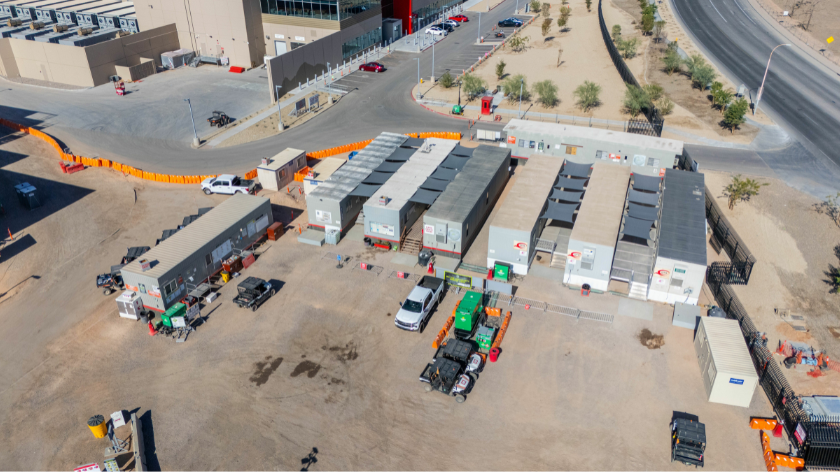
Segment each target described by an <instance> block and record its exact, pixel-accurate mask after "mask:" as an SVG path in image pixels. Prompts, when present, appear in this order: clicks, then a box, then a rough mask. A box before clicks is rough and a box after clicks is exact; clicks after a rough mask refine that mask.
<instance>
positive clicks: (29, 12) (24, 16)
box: [15, 6, 37, 21]
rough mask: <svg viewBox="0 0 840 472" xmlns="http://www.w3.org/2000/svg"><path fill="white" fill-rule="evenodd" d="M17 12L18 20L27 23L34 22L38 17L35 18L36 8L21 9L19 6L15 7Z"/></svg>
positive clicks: (24, 7)
mask: <svg viewBox="0 0 840 472" xmlns="http://www.w3.org/2000/svg"><path fill="white" fill-rule="evenodd" d="M15 11H16V12H17V18H20V19H21V20H24V21H26V20H34V19H35V18H37V17H36V16H35V9H34V8H31V7H26V6H23V7H19V6H16V7H15Z"/></svg>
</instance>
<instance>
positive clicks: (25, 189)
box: [15, 182, 41, 210]
mask: <svg viewBox="0 0 840 472" xmlns="http://www.w3.org/2000/svg"><path fill="white" fill-rule="evenodd" d="M15 193H16V194H17V197H18V201H19V202H20V206H22V207H24V208H26V209H27V210H32V209H33V208H38V207H39V206H41V202H39V201H38V196H37V195H36V194H35V187H34V186H32V185H30V184H29V183H28V182H24V183H22V184H18V185H15Z"/></svg>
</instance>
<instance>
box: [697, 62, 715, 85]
mask: <svg viewBox="0 0 840 472" xmlns="http://www.w3.org/2000/svg"><path fill="white" fill-rule="evenodd" d="M715 77H717V73H716V72H715V69H714V68H713V67H712V66H710V65H709V64H703V65H700V66H695V67H694V70H693V71H692V72H691V83H692V85H693V86H695V87H697V88H699V89H700V90H706V87H707V86H708V85H709V83H711V82H713V81H714V80H715Z"/></svg>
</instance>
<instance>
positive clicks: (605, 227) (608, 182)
mask: <svg viewBox="0 0 840 472" xmlns="http://www.w3.org/2000/svg"><path fill="white" fill-rule="evenodd" d="M629 183H630V167H629V166H620V165H617V164H613V163H609V162H603V163H602V162H597V163H595V164H594V165H593V168H592V175H591V176H590V179H589V185H588V186H587V188H586V194H585V195H584V197H583V203H581V205H580V211H578V215H577V219H576V220H575V223H574V228H573V229H572V234H571V235H570V236H569V250H568V253H567V258H566V269H565V273H564V274H563V281H564V282H565V283H567V284H569V285H575V286H583V284H589V286H590V287H591V288H592V289H595V290H603V291H606V290H607V288H608V286H609V282H610V270H611V268H612V262H613V255H614V253H615V245H616V241H617V240H618V230H619V228H620V227H621V216H622V214H623V213H624V202H625V198H626V197H627V186H628V184H629Z"/></svg>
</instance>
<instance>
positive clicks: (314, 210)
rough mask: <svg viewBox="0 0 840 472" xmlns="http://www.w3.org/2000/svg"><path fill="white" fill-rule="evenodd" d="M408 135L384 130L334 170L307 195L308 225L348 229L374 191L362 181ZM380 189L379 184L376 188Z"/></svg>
mask: <svg viewBox="0 0 840 472" xmlns="http://www.w3.org/2000/svg"><path fill="white" fill-rule="evenodd" d="M407 139H408V137H407V136H404V135H402V134H395V133H382V134H380V135H379V136H377V137H376V139H374V140H373V141H372V142H371V143H370V144H368V145H367V146H365V148H364V149H362V150H361V151H359V153H358V154H357V155H356V156H355V157H353V160H351V161H348V162H347V163H346V164H344V165H343V166H341V168H340V169H338V170H336V171H335V172H333V174H332V176H330V178H329V179H327V181H326V182H324V183H322V184H319V185H318V187H317V188H315V189H314V190H313V191H312V193H310V194H308V195H306V209H307V213H308V214H309V227H310V228H313V229H318V230H322V231H329V230H336V231H342V232H343V231H345V230H346V229H347V227H348V226H350V225H352V224H353V223H354V222H355V221H356V216H358V215H359V211H360V210H361V209H362V205H363V204H364V202H365V201H366V200H367V199H368V198H369V197H370V195H371V194H372V193H373V191H375V188H370V187H373V186H370V185H367V184H362V181H363V180H365V179H367V178H368V176H370V175H371V174H372V173H373V171H374V170H375V169H376V168H377V167H379V166H380V165H381V164H382V163H383V162H385V159H386V158H388V156H390V155H391V154H392V153H394V152H395V151H396V150H398V149H400V146H402V145H403V144H404V143H405V142H406V140H407ZM376 188H378V187H376Z"/></svg>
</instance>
